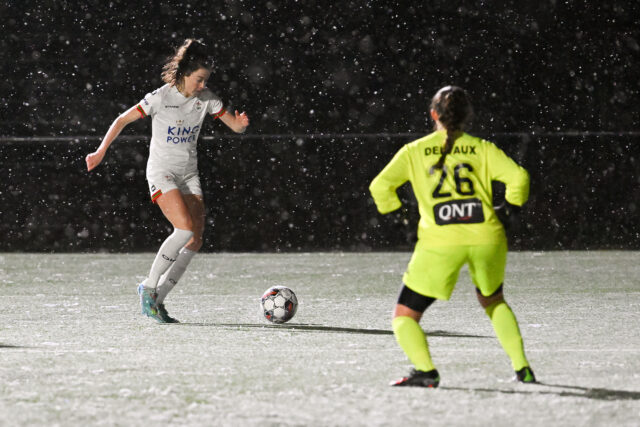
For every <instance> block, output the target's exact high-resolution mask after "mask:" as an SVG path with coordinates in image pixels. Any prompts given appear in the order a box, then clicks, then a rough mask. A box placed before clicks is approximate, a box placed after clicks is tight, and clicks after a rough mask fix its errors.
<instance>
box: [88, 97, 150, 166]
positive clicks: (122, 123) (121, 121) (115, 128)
mask: <svg viewBox="0 0 640 427" xmlns="http://www.w3.org/2000/svg"><path fill="white" fill-rule="evenodd" d="M141 117H142V114H141V113H140V110H139V109H138V106H137V105H136V106H134V107H131V108H129V109H128V110H127V111H125V112H124V113H122V114H120V115H119V116H118V118H116V119H115V120H114V121H113V123H112V124H111V127H110V128H109V130H108V131H107V133H106V135H105V136H104V138H103V139H102V143H101V144H100V146H99V147H98V149H97V150H96V151H94V152H93V153H90V154H88V155H87V157H86V158H85V160H86V162H87V170H88V171H90V170H92V169H94V168H95V167H96V166H98V165H99V164H100V162H102V159H104V155H105V154H106V153H107V149H108V148H109V146H110V145H111V143H112V142H113V141H114V140H115V139H116V137H117V136H118V135H120V132H122V129H124V128H125V127H126V126H127V125H128V124H129V123H132V122H135V121H136V120H138V119H139V118H141Z"/></svg>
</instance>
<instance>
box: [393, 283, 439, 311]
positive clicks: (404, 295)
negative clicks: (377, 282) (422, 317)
mask: <svg viewBox="0 0 640 427" xmlns="http://www.w3.org/2000/svg"><path fill="white" fill-rule="evenodd" d="M435 300H436V299H435V298H431V297H428V296H425V295H421V294H419V293H417V292H415V291H412V290H411V289H409V288H408V287H407V286H406V285H403V286H402V289H400V295H398V304H402V305H404V306H407V307H409V308H410V309H411V310H414V311H418V312H420V313H424V311H425V310H426V309H427V308H429V306H430V305H431V304H433V302H434V301H435Z"/></svg>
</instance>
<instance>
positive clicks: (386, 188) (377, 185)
mask: <svg viewBox="0 0 640 427" xmlns="http://www.w3.org/2000/svg"><path fill="white" fill-rule="evenodd" d="M409 163H410V161H409V151H408V149H407V146H406V145H405V146H404V147H402V148H401V149H400V150H399V151H398V152H397V153H396V155H395V156H393V159H391V161H390V162H389V163H388V164H387V166H385V167H384V169H382V171H381V172H380V173H379V174H378V176H376V177H375V178H374V179H373V181H371V184H370V185H369V191H370V192H371V196H372V197H373V200H374V202H375V203H376V206H377V208H378V211H379V212H380V213H381V214H386V213H389V212H392V211H394V210H396V209H398V208H399V207H400V206H402V202H401V201H400V198H399V197H398V193H397V192H396V190H397V189H398V187H400V186H401V185H402V184H404V183H405V182H407V181H408V180H409Z"/></svg>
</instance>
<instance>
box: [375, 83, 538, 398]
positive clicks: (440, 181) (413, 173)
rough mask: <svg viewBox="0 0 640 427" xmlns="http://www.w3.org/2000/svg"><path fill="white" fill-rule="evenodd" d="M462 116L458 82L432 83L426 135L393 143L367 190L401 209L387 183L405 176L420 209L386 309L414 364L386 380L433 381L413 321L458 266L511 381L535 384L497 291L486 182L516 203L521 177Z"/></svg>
mask: <svg viewBox="0 0 640 427" xmlns="http://www.w3.org/2000/svg"><path fill="white" fill-rule="evenodd" d="M472 115H473V109H472V106H471V102H470V100H469V97H468V95H467V93H466V92H465V91H464V90H463V89H461V88H459V87H456V86H446V87H444V88H442V89H440V90H439V91H438V93H436V95H435V96H434V97H433V99H432V101H431V117H432V118H433V120H434V121H435V123H436V130H435V132H433V133H431V134H429V135H427V136H425V137H423V138H420V139H418V140H415V141H413V142H411V143H408V144H406V145H405V146H404V147H402V148H401V149H400V151H398V152H397V153H396V155H395V156H394V157H393V159H392V160H391V162H389V164H387V166H386V167H385V168H384V169H383V170H382V172H380V174H379V175H378V176H377V177H376V178H375V179H374V180H373V181H372V182H371V185H370V187H369V190H370V191H371V195H372V196H373V199H374V200H375V203H376V206H377V208H378V210H379V211H380V213H382V214H386V213H389V212H392V211H394V210H396V209H398V208H399V207H400V206H401V202H400V199H399V198H398V195H397V193H396V189H397V188H398V187H400V186H401V185H403V184H404V183H405V182H407V181H410V182H411V185H412V187H413V191H414V194H415V196H416V198H417V200H418V206H419V210H420V222H419V224H418V242H417V244H416V247H415V250H414V253H413V256H412V258H411V261H410V262H409V265H408V267H407V270H406V272H405V274H404V277H403V282H404V286H403V287H402V289H401V291H400V295H399V297H398V302H397V304H396V307H395V311H394V314H393V332H394V335H395V337H396V340H397V341H398V344H399V345H400V347H402V349H403V350H404V352H405V354H406V355H407V357H408V358H409V360H410V361H411V362H412V363H413V365H414V369H413V370H412V371H411V373H410V375H409V376H407V377H404V378H402V379H400V380H398V381H396V382H393V383H392V385H395V386H419V387H437V386H438V384H439V383H440V375H439V373H438V371H437V370H436V368H435V366H434V364H433V361H432V360H431V355H430V353H429V346H428V343H427V338H426V335H425V333H424V331H423V330H422V328H421V327H420V325H419V322H420V319H421V317H422V314H423V313H424V311H425V310H426V309H427V308H428V307H429V306H430V305H431V304H432V303H433V302H434V301H435V300H436V299H441V300H448V299H449V298H450V297H451V293H452V292H453V288H454V286H455V284H456V281H457V279H458V274H459V272H460V269H461V268H462V266H463V265H464V264H465V263H468V264H469V273H470V275H471V279H472V281H473V283H474V285H475V286H476V294H477V297H478V300H479V302H480V304H481V305H482V307H483V308H484V309H485V311H486V313H487V315H488V316H489V318H490V319H491V322H492V324H493V327H494V330H495V332H496V335H497V337H498V340H499V341H500V344H501V345H502V347H503V349H504V350H505V352H506V353H507V355H508V356H509V358H510V359H511V363H512V366H513V369H514V370H515V371H516V378H517V379H518V380H519V381H521V382H525V383H530V382H535V376H534V374H533V371H532V370H531V368H530V367H529V362H528V361H527V358H526V357H525V354H524V345H523V342H522V336H521V335H520V329H519V328H518V322H517V320H516V318H515V316H514V314H513V312H512V311H511V308H510V307H509V306H508V305H507V303H506V302H505V300H504V296H503V293H502V287H503V280H504V270H505V265H506V259H507V239H506V236H505V232H504V227H503V225H502V223H501V222H500V220H499V219H498V217H497V216H496V212H495V211H494V208H493V200H492V199H493V194H492V188H491V182H492V181H494V180H496V181H501V182H503V183H504V184H505V185H506V194H505V199H506V202H507V203H508V204H509V206H513V207H514V208H515V207H519V206H522V205H523V204H524V203H525V202H526V201H527V198H528V197H529V174H528V173H527V171H526V170H525V169H523V168H522V167H520V166H518V164H516V163H515V162H514V161H513V160H512V159H511V158H509V157H508V156H507V155H506V154H505V153H504V152H503V151H502V150H500V149H499V148H498V147H496V146H495V145H494V144H493V143H491V142H489V141H485V140H483V139H480V138H476V137H474V136H471V135H469V134H466V133H464V132H463V129H464V126H465V124H466V123H467V122H468V121H469V119H470V118H471V116H472Z"/></svg>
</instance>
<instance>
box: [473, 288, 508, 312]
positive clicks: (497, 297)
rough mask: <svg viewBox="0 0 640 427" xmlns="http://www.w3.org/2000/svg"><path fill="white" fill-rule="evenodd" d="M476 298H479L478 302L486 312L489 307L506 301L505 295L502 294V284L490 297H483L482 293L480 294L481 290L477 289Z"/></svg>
mask: <svg viewBox="0 0 640 427" xmlns="http://www.w3.org/2000/svg"><path fill="white" fill-rule="evenodd" d="M476 296H477V297H478V302H479V303H480V305H481V306H482V308H484V309H485V310H486V309H487V308H488V307H490V306H492V305H495V304H497V303H500V302H503V301H504V294H503V293H502V284H501V285H500V287H499V288H498V289H497V290H496V291H495V292H494V293H492V294H491V295H489V296H484V295H482V292H480V289H478V288H476Z"/></svg>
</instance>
